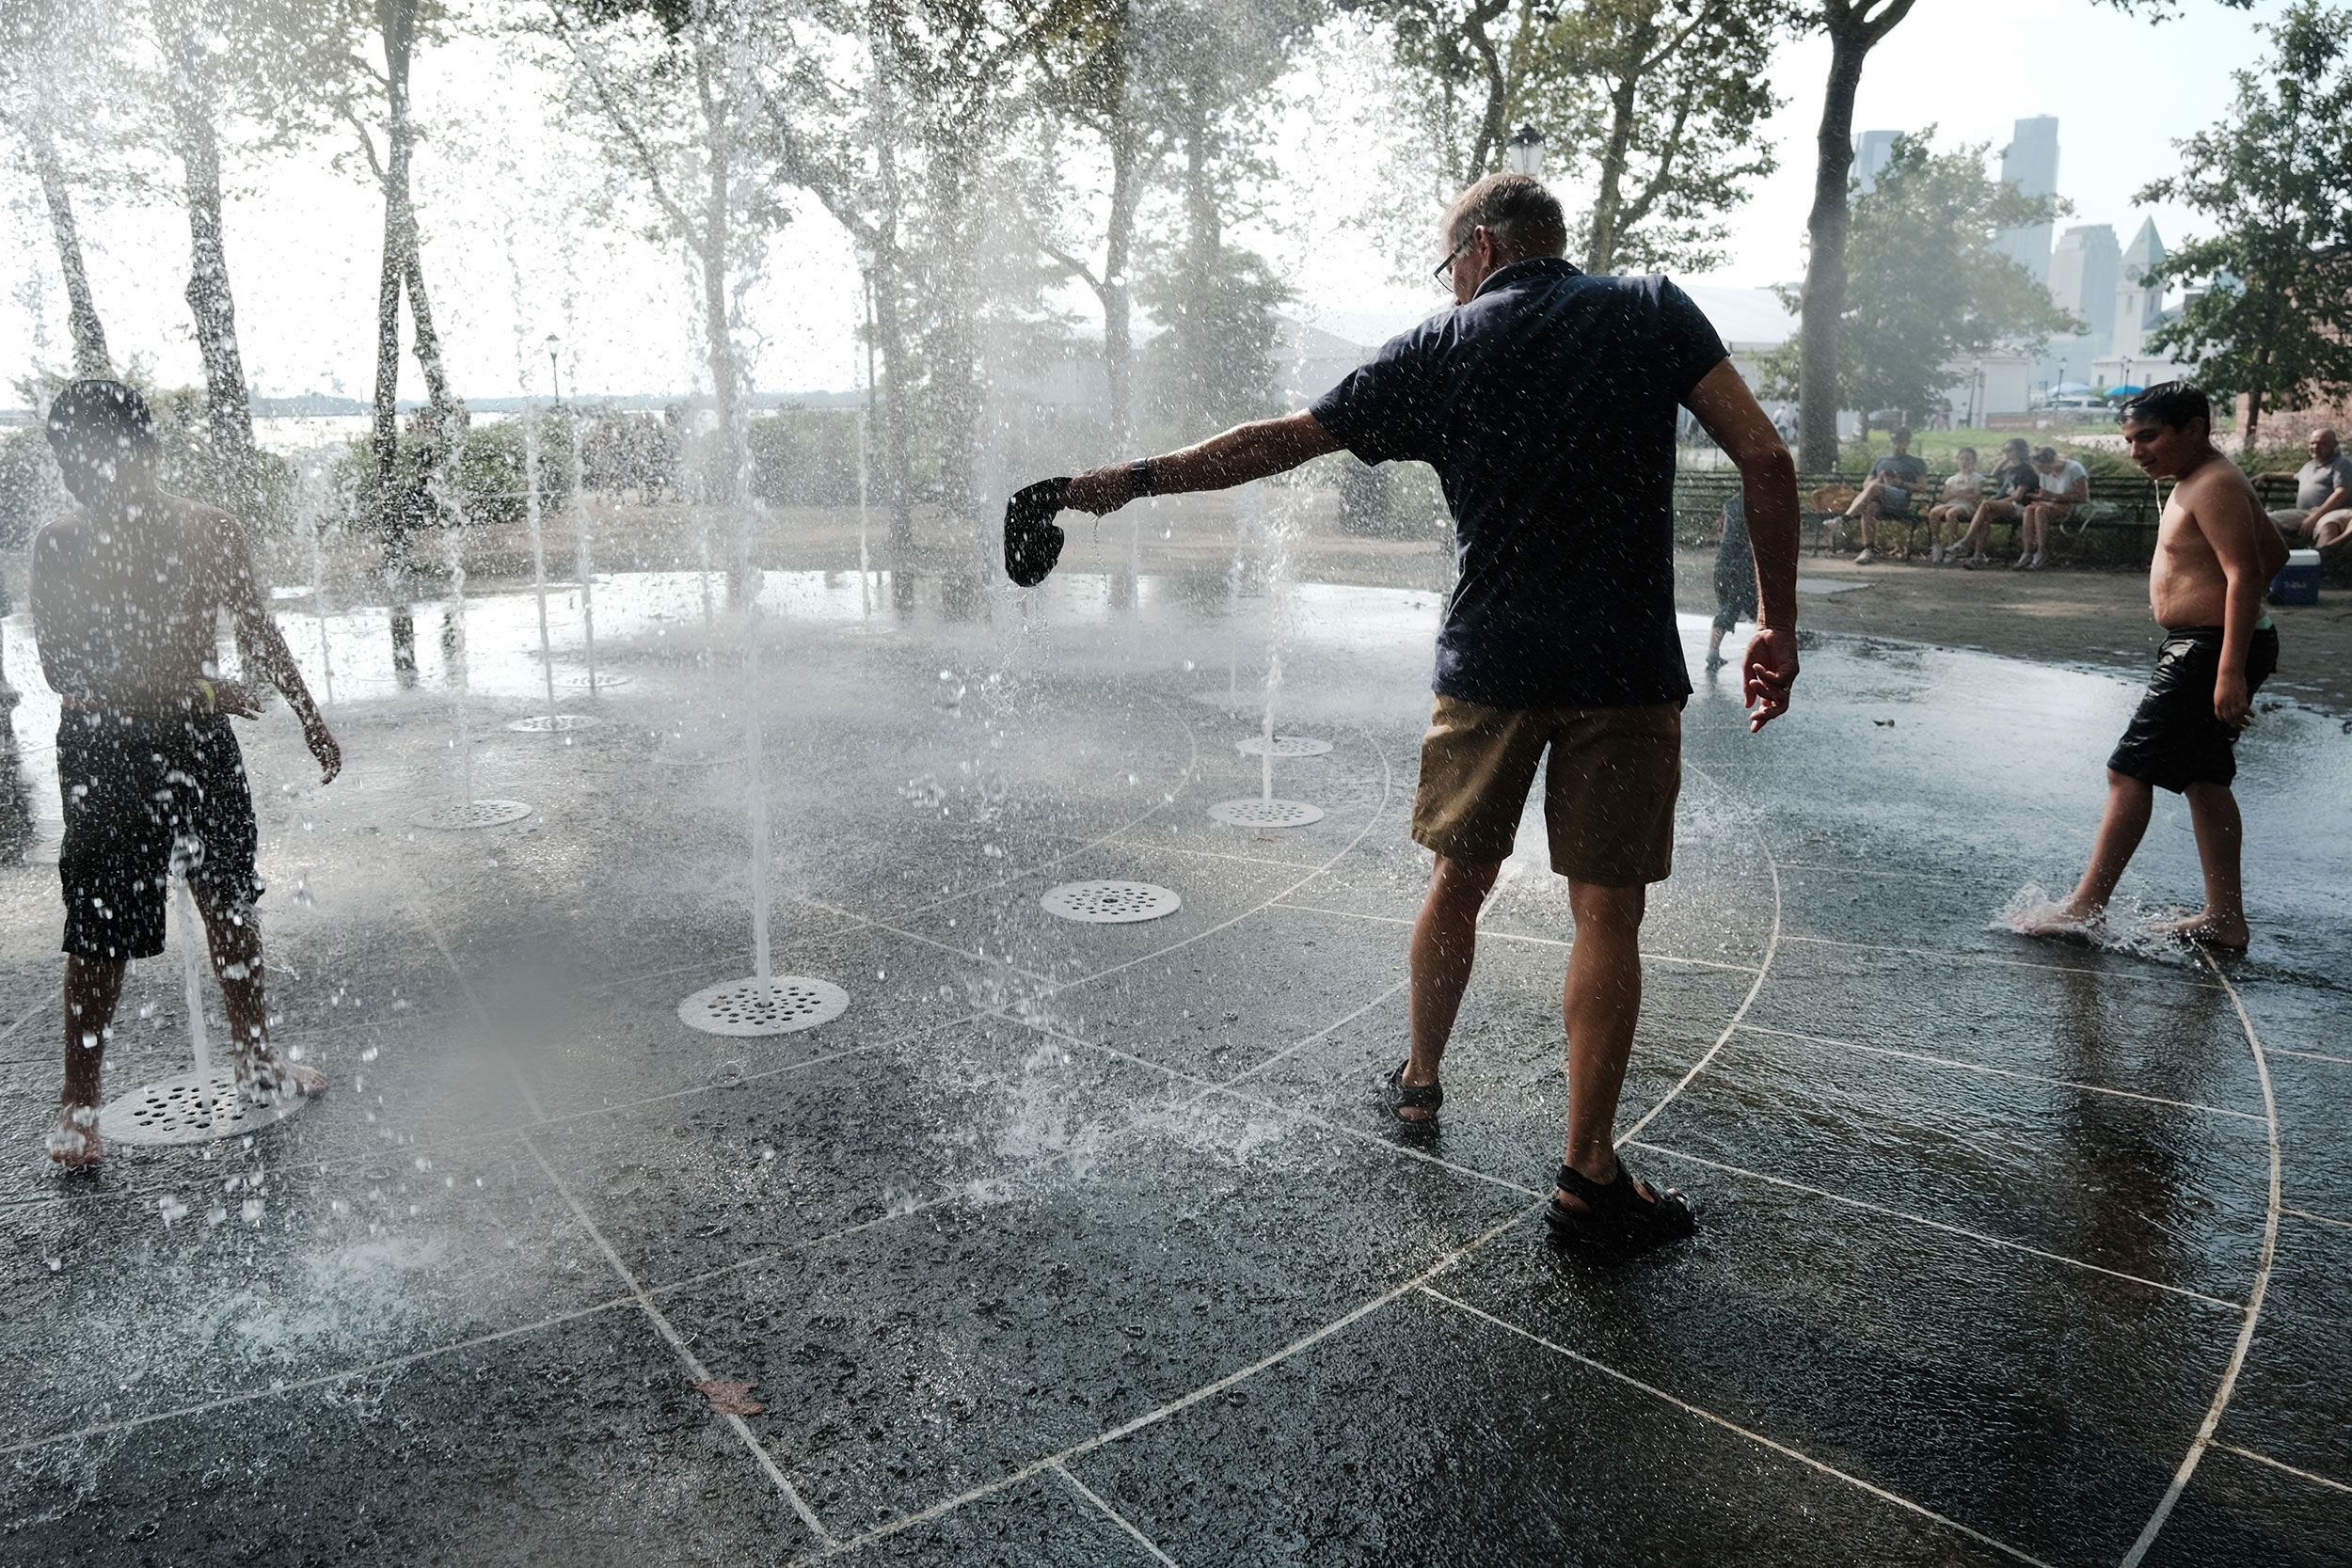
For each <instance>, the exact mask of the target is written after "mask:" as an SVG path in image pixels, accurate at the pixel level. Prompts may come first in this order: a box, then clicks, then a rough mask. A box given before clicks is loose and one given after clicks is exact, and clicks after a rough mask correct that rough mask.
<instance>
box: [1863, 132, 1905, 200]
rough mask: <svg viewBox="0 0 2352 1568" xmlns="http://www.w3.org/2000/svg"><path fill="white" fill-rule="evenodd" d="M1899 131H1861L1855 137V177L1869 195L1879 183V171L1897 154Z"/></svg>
mask: <svg viewBox="0 0 2352 1568" xmlns="http://www.w3.org/2000/svg"><path fill="white" fill-rule="evenodd" d="M1899 135H1902V133H1901V132H1899V131H1859V132H1856V133H1855V134H1854V139H1853V172H1854V179H1855V180H1856V181H1857V182H1860V184H1861V187H1862V190H1863V192H1864V193H1865V194H1866V195H1867V193H1868V192H1869V190H1870V188H1871V187H1872V186H1874V185H1876V184H1877V183H1878V178H1879V171H1880V170H1881V169H1883V168H1884V167H1885V166H1887V164H1888V163H1889V162H1890V161H1892V160H1893V158H1894V156H1895V138H1896V137H1897V136H1899Z"/></svg>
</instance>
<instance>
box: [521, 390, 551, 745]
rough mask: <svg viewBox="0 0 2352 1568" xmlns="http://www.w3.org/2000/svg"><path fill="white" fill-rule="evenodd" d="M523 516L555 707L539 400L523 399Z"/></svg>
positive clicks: (543, 672)
mask: <svg viewBox="0 0 2352 1568" xmlns="http://www.w3.org/2000/svg"><path fill="white" fill-rule="evenodd" d="M523 520H524V522H525V524H526V525H527V526H528V527H529V528H530V530H531V586H532V592H533V593H535V594H537V595H538V599H539V675H540V679H541V680H542V681H543V682H545V684H546V686H547V692H548V712H549V713H553V712H554V711H555V657H554V654H553V653H552V651H551V650H550V649H549V648H548V551H547V543H546V540H545V539H544V537H543V536H542V535H541V533H540V528H539V403H538V400H537V399H536V398H525V399H524V400H523Z"/></svg>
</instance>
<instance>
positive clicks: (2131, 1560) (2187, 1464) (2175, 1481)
mask: <svg viewBox="0 0 2352 1568" xmlns="http://www.w3.org/2000/svg"><path fill="white" fill-rule="evenodd" d="M2197 956H2198V957H2199V958H2201V959H2202V960H2203V961H2204V965H2205V967H2206V968H2207V969H2209V970H2211V971H2212V972H2213V976H2214V978H2215V980H2217V981H2218V982H2219V983H2220V986H2221V989H2222V990H2225V991H2227V992H2228V993H2229V996H2230V1006H2232V1007H2233V1008H2235V1009H2236V1011H2237V1021H2238V1025H2239V1027H2241V1028H2243V1029H2244V1030H2245V1031H2246V1046H2247V1049H2248V1050H2249V1051H2250V1052H2252V1053H2253V1056H2254V1075H2255V1076H2256V1077H2257V1078H2259V1079H2260V1080H2261V1081H2262V1089H2263V1110H2264V1112H2265V1115H2266V1116H2267V1117H2269V1120H2270V1190H2269V1193H2268V1195H2267V1196H2268V1201H2267V1203H2266V1206H2265V1212H2264V1214H2263V1240H2262V1255H2261V1258H2260V1259H2259V1260H2258V1261H2257V1262H2256V1264H2255V1267H2254V1288H2253V1290H2252V1291H2249V1292H2248V1294H2247V1297H2246V1324H2245V1326H2244V1327H2242V1328H2240V1329H2239V1330H2238V1336H2237V1343H2236V1345H2235V1346H2233V1348H2232V1349H2231V1352H2230V1359H2229V1363H2228V1365H2226V1366H2224V1367H2223V1368H2222V1369H2221V1381H2220V1383H2219V1384H2218V1385H2217V1386H2215V1388H2214V1393H2213V1406H2212V1408H2211V1409H2209V1410H2207V1411H2206V1412H2205V1418H2204V1420H2203V1421H2201V1422H2200V1423H2199V1424H2198V1428H2197V1435H2196V1436H2195V1437H2193V1438H2191V1439H2190V1440H2189V1445H2188V1452H2187V1453H2185V1454H2184V1455H2182V1456H2181V1465H2180V1468H2179V1469H2178V1470H2176V1471H2174V1472H2173V1475H2172V1483H2171V1484H2170V1485H2169V1486H2168V1487H2166V1488H2165V1491H2164V1496H2163V1497H2162V1498H2160V1499H2159V1500H2158V1501H2157V1503H2156V1507H2155V1512H2154V1513H2151V1514H2149V1515H2148V1523H2147V1524H2146V1525H2144V1526H2142V1527H2141V1528H2140V1531H2139V1538H2138V1539H2137V1541H2134V1542H2133V1543H2132V1549H2131V1550H2130V1551H2128V1552H2126V1553H2124V1554H2123V1560H2122V1565H2121V1568H2138V1564H2139V1562H2140V1561H2141V1560H2142V1559H2144V1558H2146V1557H2147V1555H2148V1548H2149V1547H2151V1546H2153V1545H2154V1544H2156V1536H2157V1534H2158V1532H2160V1531H2161V1530H2162V1529H2163V1528H2164V1526H2165V1521H2166V1520H2168V1519H2169V1518H2170V1517H2171V1516H2172V1509H2173V1506H2174V1505H2175V1504H2177V1503H2178V1502H2179V1501H2180V1500H2181V1494H2182V1493H2183V1492H2185V1491H2186V1490H2187V1489H2188V1481H2189V1478H2190V1477H2191V1476H2193V1475H2195V1474H2196V1473H2197V1463H2198V1461H2199V1460H2201V1459H2202V1458H2204V1456H2205V1449H2207V1448H2208V1447H2210V1446H2211V1445H2212V1443H2213V1438H2214V1433H2215V1432H2216V1431H2217V1429H2218V1428H2219V1427H2220V1425H2221V1417H2222V1414H2223V1413H2224V1412H2225V1411H2227V1410H2228V1409H2229V1408H2230V1396H2231V1395H2233V1394H2234V1393H2235V1392H2237V1378H2238V1373H2239V1372H2241V1371H2243V1370H2245V1368H2246V1355H2247V1352H2249V1350H2251V1349H2252V1348H2253V1344H2254V1329H2255V1327H2256V1325H2257V1324H2259V1323H2261V1322H2262V1315H2263V1299H2264V1297H2265V1296H2266V1295H2267V1294H2268V1293H2269V1291H2270V1272H2271V1270H2272V1268H2273V1267H2275V1266H2276V1264H2277V1263H2278V1260H2279V1208H2280V1198H2279V1189H2280V1158H2279V1101H2278V1100H2277V1098H2276V1097H2275V1096H2274V1095H2273V1094H2272V1093H2271V1088H2270V1062H2269V1058H2268V1057H2267V1056H2266V1055H2265V1050H2264V1046H2263V1039H2262V1036H2261V1034H2259V1033H2258V1032H2257V1031H2256V1030H2255V1028H2254V1021H2253V1019H2252V1018H2251V1017H2249V1015H2248V1013H2247V1011H2246V1000H2245V998H2243V997H2241V996H2240V995H2238V992H2237V987H2235V986H2233V985H2232V984H2231V983H2230V976H2229V975H2228V974H2226V973H2225V972H2224V971H2223V970H2222V968H2221V965H2220V964H2219V963H2217V961H2215V958H2214V956H2213V955H2212V954H2211V953H2208V952H2206V951H2205V950H2204V949H2203V948H2199V949H2198V950H2197Z"/></svg>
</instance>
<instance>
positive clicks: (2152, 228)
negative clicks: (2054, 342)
mask: <svg viewBox="0 0 2352 1568" xmlns="http://www.w3.org/2000/svg"><path fill="white" fill-rule="evenodd" d="M2163 260H2164V242H2163V241H2162V240H2160V239H2158V238H2156V222H2155V219H2153V218H2143V219H2141V220H2140V225H2139V232H2138V233H2137V234H2134V235H2133V236H2132V243H2131V244H2130V245H2127V246H2126V247H2125V248H2124V251H2123V277H2122V282H2120V283H2118V284H2117V285H2116V290H2115V352H2116V353H2117V354H2119V355H2125V356H2134V357H2137V356H2138V355H2139V354H2140V353H2142V352H2143V350H2144V349H2145V346H2146V344H2147V341H2148V333H2149V331H2150V330H2151V329H2152V328H2153V327H2154V326H2155V325H2156V324H2157V323H2158V322H2160V321H2162V320H2163V319H2164V285H2163V284H2161V283H2157V282H2154V281H2152V280H2151V279H2150V278H2149V276H2148V275H2149V274H2150V273H2151V272H2153V271H2154V270H2155V265H2156V263H2157V262H2158V261H2163Z"/></svg>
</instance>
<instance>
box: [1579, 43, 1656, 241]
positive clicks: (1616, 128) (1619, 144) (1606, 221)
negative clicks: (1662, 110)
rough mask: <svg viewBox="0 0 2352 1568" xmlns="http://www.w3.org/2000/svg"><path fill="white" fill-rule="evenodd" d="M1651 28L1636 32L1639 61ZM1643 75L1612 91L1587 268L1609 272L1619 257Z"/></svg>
mask: <svg viewBox="0 0 2352 1568" xmlns="http://www.w3.org/2000/svg"><path fill="white" fill-rule="evenodd" d="M1649 38H1650V30H1649V27H1648V25H1647V24H1644V25H1643V26H1642V27H1641V28H1640V29H1639V30H1638V31H1637V32H1636V34H1635V41H1634V43H1633V44H1632V46H1631V48H1630V50H1629V53H1630V55H1631V57H1632V59H1633V60H1635V61H1639V60H1641V59H1642V58H1643V57H1644V56H1645V55H1647V54H1648V53H1649ZM1641 85H1642V83H1641V78H1640V77H1639V76H1638V75H1636V74H1634V73H1633V72H1631V71H1628V72H1627V73H1626V74H1625V75H1623V76H1621V77H1619V78H1618V79H1617V81H1616V82H1615V83H1614V84H1613V86H1612V87H1611V90H1610V93H1609V139H1608V141H1607V142H1605V143H1604V144H1603V145H1602V148H1601V154H1600V189H1599V190H1598V191H1597V193H1596V194H1595V196H1594V198H1593V232H1592V235H1591V237H1590V239H1589V241H1588V243H1587V244H1586V245H1585V247H1584V270H1585V271H1586V272H1588V273H1594V274H1599V273H1605V272H1607V271H1608V270H1609V269H1610V268H1611V267H1613V266H1614V265H1615V264H1616V261H1617V216H1618V214H1619V212H1620V211H1621V210H1622V208H1623V206H1624V203H1625V166H1626V157H1627V154H1628V150H1629V149H1630V148H1631V146H1632V145H1633V110H1634V106H1635V95H1636V94H1637V93H1638V92H1639V91H1640V89H1641Z"/></svg>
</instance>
